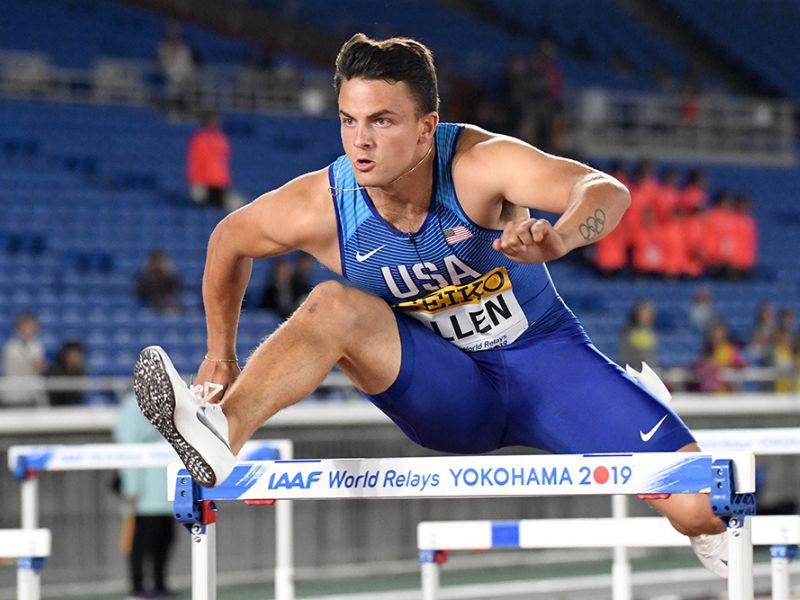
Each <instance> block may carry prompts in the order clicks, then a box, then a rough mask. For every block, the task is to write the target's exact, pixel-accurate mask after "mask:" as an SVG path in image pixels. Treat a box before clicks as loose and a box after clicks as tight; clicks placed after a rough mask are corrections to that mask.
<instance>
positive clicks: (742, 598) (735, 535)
mask: <svg viewBox="0 0 800 600" xmlns="http://www.w3.org/2000/svg"><path fill="white" fill-rule="evenodd" d="M726 535H727V536H728V598H729V599H730V600H753V520H752V519H750V518H746V517H731V518H730V519H729V520H728V531H727V533H726Z"/></svg>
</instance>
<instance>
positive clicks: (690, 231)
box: [676, 206, 706, 277]
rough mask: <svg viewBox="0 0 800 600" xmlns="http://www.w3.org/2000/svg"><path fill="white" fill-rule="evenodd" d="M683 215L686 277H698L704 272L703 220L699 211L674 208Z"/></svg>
mask: <svg viewBox="0 0 800 600" xmlns="http://www.w3.org/2000/svg"><path fill="white" fill-rule="evenodd" d="M676 210H679V211H681V212H682V213H683V215H684V217H683V241H684V244H685V245H686V275H687V276H688V277H700V276H702V275H703V273H704V272H705V258H704V255H703V249H704V244H705V235H706V231H705V220H704V215H703V213H702V212H700V210H699V209H693V208H681V207H680V206H679V207H678V208H676Z"/></svg>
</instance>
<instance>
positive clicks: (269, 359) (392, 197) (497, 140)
mask: <svg viewBox="0 0 800 600" xmlns="http://www.w3.org/2000/svg"><path fill="white" fill-rule="evenodd" d="M339 108H340V120H341V137H342V145H343V147H344V151H345V153H346V155H347V157H348V159H349V161H350V163H351V164H352V166H353V170H354V172H355V176H356V180H357V181H358V184H359V185H361V186H364V187H367V188H368V191H369V195H370V198H371V199H372V201H373V203H374V205H375V208H376V209H377V211H378V212H379V213H380V215H381V216H382V217H383V218H384V220H386V221H387V222H388V223H389V224H390V225H391V226H392V227H394V228H395V229H397V230H398V231H401V232H408V231H416V230H418V229H419V228H420V226H421V225H422V223H423V222H424V220H425V217H426V215H427V212H428V207H429V204H430V199H431V191H432V185H433V183H432V182H433V159H434V154H435V151H434V150H433V144H434V133H435V131H436V125H437V123H438V120H439V118H438V115H437V113H435V112H431V113H426V114H419V111H418V107H417V104H416V102H415V100H414V98H413V96H412V94H411V93H410V91H409V88H408V86H407V85H406V83H404V82H396V83H392V82H387V81H383V80H367V79H360V78H356V79H350V80H347V81H345V82H344V83H343V85H342V87H341V90H340V94H339ZM452 174H453V181H454V185H455V188H456V191H457V194H458V197H459V200H460V202H461V205H462V207H463V209H464V210H465V212H466V213H467V215H468V216H469V217H470V219H471V220H472V221H474V222H475V223H477V224H478V225H480V226H482V227H485V228H489V229H498V230H502V231H503V233H502V235H501V236H500V238H499V239H497V240H496V241H495V242H494V244H493V247H494V249H495V250H496V251H498V252H502V253H503V254H505V255H506V256H507V257H509V258H510V259H512V260H514V261H517V262H520V263H542V262H546V261H549V260H554V259H557V258H560V257H562V256H564V255H565V254H566V253H567V252H569V251H571V250H573V249H575V248H578V247H580V246H583V245H586V244H589V243H593V242H595V241H597V240H599V239H601V238H602V237H603V236H605V235H607V234H608V233H609V232H610V231H612V230H613V228H614V227H615V226H616V225H617V223H618V222H619V220H620V218H621V217H622V215H623V213H624V212H625V210H626V209H627V207H628V206H629V204H630V195H629V193H628V191H627V189H626V188H625V187H624V186H623V185H622V184H620V183H619V182H618V181H617V180H616V179H614V178H613V177H610V176H609V175H606V174H604V173H601V172H599V171H596V170H594V169H592V168H590V167H588V166H586V165H583V164H581V163H578V162H575V161H572V160H569V159H565V158H560V157H556V156H552V155H549V154H546V153H544V152H541V151H539V150H537V149H536V148H533V147H532V146H530V145H528V144H525V143H524V142H521V141H519V140H516V139H513V138H509V137H506V136H501V135H496V134H492V133H489V132H487V131H484V130H482V129H479V128H477V127H473V126H467V127H466V128H465V129H464V131H463V133H462V134H461V136H460V137H459V142H458V146H457V148H456V154H455V157H454V159H453V162H452ZM328 186H329V181H328V174H327V170H326V169H322V170H319V171H315V172H312V173H308V174H306V175H303V176H301V177H298V178H297V179H294V180H293V181H290V182H289V183H287V184H286V185H284V186H282V187H280V188H279V189H277V190H274V191H271V192H268V193H266V194H264V195H263V196H261V197H259V198H257V199H256V200H255V201H253V202H252V203H250V204H248V205H247V206H244V207H242V208H240V209H239V210H237V211H235V212H234V213H232V214H230V215H228V216H227V217H226V218H225V219H223V220H222V221H221V222H220V223H219V225H218V226H217V227H216V228H215V230H214V232H213V233H212V235H211V238H210V240H209V244H208V254H207V259H206V267H205V272H204V276H203V299H204V303H205V309H206V319H207V326H208V354H207V357H208V359H210V360H205V361H204V362H203V363H202V364H201V365H200V369H199V371H198V375H197V381H198V383H203V382H206V381H213V382H215V383H218V384H222V385H223V386H224V400H223V405H222V406H223V411H224V412H225V415H226V417H227V418H228V424H229V432H230V442H231V446H232V448H233V450H234V452H238V450H239V449H240V448H241V446H242V444H243V443H244V442H245V441H246V440H247V439H249V438H250V436H251V435H252V434H253V432H254V431H255V430H256V429H257V428H258V427H260V426H261V424H262V423H263V422H264V421H265V420H266V419H268V418H270V417H271V416H272V415H273V414H275V413H276V412H278V411H279V410H281V409H283V408H285V407H287V406H289V405H291V404H294V403H295V402H298V401H299V400H301V399H302V398H304V397H306V396H307V395H308V394H310V393H311V392H312V391H313V390H314V389H315V388H316V387H317V385H318V384H319V383H320V382H321V381H322V380H323V379H324V377H325V376H326V375H327V373H328V372H329V370H330V369H331V368H332V367H333V366H335V365H338V366H339V367H340V368H341V369H342V370H343V371H344V372H345V373H346V374H347V375H348V377H349V378H350V379H351V380H352V382H353V383H354V385H355V386H356V387H358V388H359V389H361V390H362V391H364V392H366V393H368V394H378V393H380V392H383V391H384V390H386V389H387V388H388V387H389V386H390V385H391V384H392V382H394V381H395V379H396V377H397V374H398V372H399V369H400V359H401V355H402V349H401V344H400V337H399V333H398V329H397V324H396V321H395V319H394V316H393V314H392V312H391V308H389V306H388V305H387V304H386V303H385V302H384V301H383V300H381V299H380V298H377V297H376V296H373V295H371V294H368V293H366V292H363V291H360V290H357V289H355V288H351V287H349V286H344V285H342V284H339V283H337V282H333V281H330V282H326V283H323V284H322V285H320V286H317V287H316V288H315V289H314V291H313V292H312V293H311V294H310V296H309V298H308V300H307V301H306V302H305V303H304V304H303V306H301V307H300V308H299V309H298V311H297V312H296V313H295V314H294V315H293V316H292V317H291V318H290V319H289V320H287V321H286V322H285V323H284V324H283V325H282V326H281V327H280V328H279V329H278V330H277V331H276V332H275V333H274V334H272V335H271V336H270V337H269V338H268V339H267V340H266V341H265V342H264V343H262V344H261V346H259V348H258V349H257V350H256V351H255V352H254V354H253V355H252V356H251V357H250V358H249V360H248V362H247V366H246V368H245V369H244V370H243V371H240V369H239V366H238V365H237V364H235V363H224V362H215V361H218V360H229V359H232V358H234V357H235V348H236V331H237V328H238V320H239V311H240V307H241V304H242V299H243V296H244V291H245V288H246V286H247V283H248V281H249V278H250V273H251V269H252V260H253V259H255V258H264V257H271V256H277V255H279V254H282V253H285V252H288V251H291V250H303V251H305V252H307V253H309V254H311V255H312V256H314V257H315V258H316V259H317V260H318V261H319V262H321V263H322V264H324V265H325V266H326V267H328V268H329V269H331V270H332V271H334V272H335V273H338V274H341V272H342V269H341V264H340V256H339V240H338V230H337V224H336V217H335V213H334V208H333V203H332V201H331V196H330V190H329V187H328ZM530 208H534V209H540V210H544V211H547V212H551V213H556V214H560V215H561V217H560V218H559V219H558V220H557V221H556V223H555V224H550V223H549V222H548V221H547V220H544V219H531V218H529V217H528V209H530ZM599 221H602V226H599V225H598V222H599ZM682 450H699V448H698V447H697V446H696V445H694V444H692V445H689V446H687V447H685V448H682ZM650 504H651V505H652V506H654V507H655V508H656V509H657V510H659V511H660V512H662V513H664V514H665V515H666V516H667V517H668V518H669V519H670V521H671V522H672V523H673V525H674V526H675V527H676V529H678V531H680V532H681V533H685V534H687V535H695V534H697V533H716V532H719V531H722V530H724V525H723V524H722V523H721V521H720V520H719V519H717V518H716V517H714V516H713V515H712V514H711V511H710V508H709V507H708V499H707V497H706V496H702V495H676V496H673V497H671V498H665V499H657V500H650Z"/></svg>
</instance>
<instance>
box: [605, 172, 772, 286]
mask: <svg viewBox="0 0 800 600" xmlns="http://www.w3.org/2000/svg"><path fill="white" fill-rule="evenodd" d="M609 172H610V173H611V174H612V175H614V177H616V178H617V179H618V180H619V181H621V182H622V183H623V184H625V186H626V187H627V188H628V189H629V190H630V193H631V206H630V208H629V209H628V211H627V212H626V213H625V216H624V217H623V219H622V222H621V223H620V224H619V225H618V226H617V228H616V229H615V230H614V231H612V232H611V233H610V234H609V235H607V236H606V237H604V238H603V239H601V240H600V241H599V242H597V244H595V245H594V259H593V262H594V265H595V267H596V268H597V270H598V271H599V272H600V273H601V274H602V275H604V276H606V277H613V276H616V275H619V274H621V273H624V272H628V271H632V272H634V273H636V274H638V275H642V276H647V277H655V278H658V277H671V278H686V279H693V278H697V277H701V276H703V275H708V276H710V277H716V278H722V279H729V280H738V279H747V278H750V277H751V276H752V274H753V270H754V268H755V266H756V261H757V259H758V227H757V224H756V221H755V219H754V218H753V216H752V214H751V213H750V204H751V200H750V197H749V196H748V195H747V194H744V193H736V194H734V193H731V192H728V191H720V192H717V193H716V194H715V195H714V196H713V198H711V199H710V201H709V198H708V192H707V186H708V181H707V177H706V175H705V174H704V173H703V172H702V171H701V170H699V169H694V170H692V171H690V172H689V173H688V174H686V176H685V177H682V176H681V174H680V173H679V172H678V171H676V170H675V169H673V168H670V167H666V168H664V169H663V170H662V171H661V174H660V176H659V175H657V174H656V170H655V168H654V166H653V163H652V162H650V161H648V160H643V161H641V162H639V163H638V164H637V165H636V166H635V167H634V168H633V170H632V172H629V171H628V169H627V168H626V166H625V164H624V163H622V162H615V163H614V164H613V165H611V167H610V168H609Z"/></svg>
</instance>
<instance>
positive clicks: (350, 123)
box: [342, 117, 355, 127]
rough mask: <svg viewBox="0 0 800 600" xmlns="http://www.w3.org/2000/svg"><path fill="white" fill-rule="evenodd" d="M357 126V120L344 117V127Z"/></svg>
mask: <svg viewBox="0 0 800 600" xmlns="http://www.w3.org/2000/svg"><path fill="white" fill-rule="evenodd" d="M354 124H355V119H351V118H350V117H342V125H344V126H345V127H352V126H353V125H354Z"/></svg>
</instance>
